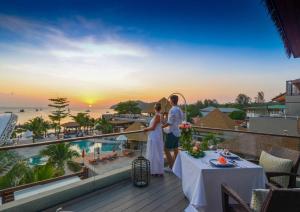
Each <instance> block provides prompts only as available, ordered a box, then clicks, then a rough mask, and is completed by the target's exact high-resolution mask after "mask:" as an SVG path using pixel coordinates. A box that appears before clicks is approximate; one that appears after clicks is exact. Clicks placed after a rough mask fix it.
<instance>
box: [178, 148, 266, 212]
mask: <svg viewBox="0 0 300 212" xmlns="http://www.w3.org/2000/svg"><path fill="white" fill-rule="evenodd" d="M219 156H220V155H219V153H217V152H215V151H207V152H206V155H205V157H203V158H199V159H196V158H193V157H192V156H190V155H188V154H187V153H186V152H183V151H181V152H180V153H179V154H178V156H177V158H176V161H175V163H174V166H173V172H174V174H175V175H176V176H177V177H179V178H181V180H182V189H183V192H184V194H185V196H186V197H187V198H188V199H189V201H190V205H189V208H191V207H195V208H198V209H199V210H200V211H207V212H219V211H220V212H221V211H222V195H221V184H222V183H226V184H228V185H229V186H231V187H232V188H233V189H234V190H235V191H236V192H237V193H238V194H239V195H240V196H241V197H242V198H243V199H244V200H245V201H248V202H250V200H251V194H252V189H257V188H265V184H266V182H267V178H266V176H265V173H264V170H263V169H262V168H261V167H260V166H258V165H255V164H253V163H250V162H248V161H246V160H240V161H236V162H237V164H238V166H237V167H233V168H216V167H213V166H211V165H210V163H209V160H210V159H216V158H218V157H219Z"/></svg>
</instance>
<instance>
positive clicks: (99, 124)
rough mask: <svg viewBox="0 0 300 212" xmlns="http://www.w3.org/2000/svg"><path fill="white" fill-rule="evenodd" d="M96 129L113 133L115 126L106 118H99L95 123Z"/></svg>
mask: <svg viewBox="0 0 300 212" xmlns="http://www.w3.org/2000/svg"><path fill="white" fill-rule="evenodd" d="M95 128H96V130H101V131H102V133H105V134H106V133H112V132H113V126H112V125H111V124H110V123H109V122H108V121H107V120H106V119H97V120H96V123H95Z"/></svg>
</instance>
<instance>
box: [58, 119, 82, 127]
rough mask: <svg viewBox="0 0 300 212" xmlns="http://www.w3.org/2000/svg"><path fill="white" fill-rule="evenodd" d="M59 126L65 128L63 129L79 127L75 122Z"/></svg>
mask: <svg viewBox="0 0 300 212" xmlns="http://www.w3.org/2000/svg"><path fill="white" fill-rule="evenodd" d="M61 126H62V127H65V128H74V127H80V125H79V124H78V123H77V122H75V121H71V122H66V123H64V124H62V125H61Z"/></svg>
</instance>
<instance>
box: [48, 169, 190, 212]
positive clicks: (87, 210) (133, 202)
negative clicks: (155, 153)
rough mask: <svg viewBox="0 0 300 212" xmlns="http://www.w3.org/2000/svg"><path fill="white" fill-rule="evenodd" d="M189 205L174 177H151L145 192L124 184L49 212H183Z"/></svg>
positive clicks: (126, 183) (142, 189)
mask: <svg viewBox="0 0 300 212" xmlns="http://www.w3.org/2000/svg"><path fill="white" fill-rule="evenodd" d="M188 204H189V203H188V200H187V199H186V198H185V197H184V194H183V192H182V187H181V182H180V180H179V179H178V178H177V177H176V176H175V175H173V174H165V176H164V177H152V178H151V182H150V185H149V186H148V187H145V188H137V187H134V186H133V185H132V183H131V182H130V181H123V182H120V183H118V184H115V185H113V186H110V187H107V188H104V189H100V190H99V191H96V192H93V193H91V194H87V195H85V196H83V197H79V198H76V199H73V200H71V201H69V202H66V203H63V204H60V205H59V206H56V207H53V208H52V209H49V210H47V212H51V211H55V209H56V208H59V207H61V208H62V209H63V211H74V212H79V211H80V212H92V211H93V212H94V211H101V212H105V211H109V212H119V211H122V212H123V211H124V212H126V211H128V212H134V211H143V212H144V211H145V212H150V211H155V212H160V211H161V212H164V211H172V212H177V211H178V212H179V211H184V209H185V208H186V207H187V206H188Z"/></svg>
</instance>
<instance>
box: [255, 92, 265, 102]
mask: <svg viewBox="0 0 300 212" xmlns="http://www.w3.org/2000/svg"><path fill="white" fill-rule="evenodd" d="M264 102H265V94H264V92H263V91H259V92H258V93H257V96H256V97H255V103H258V104H262V103H264Z"/></svg>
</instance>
